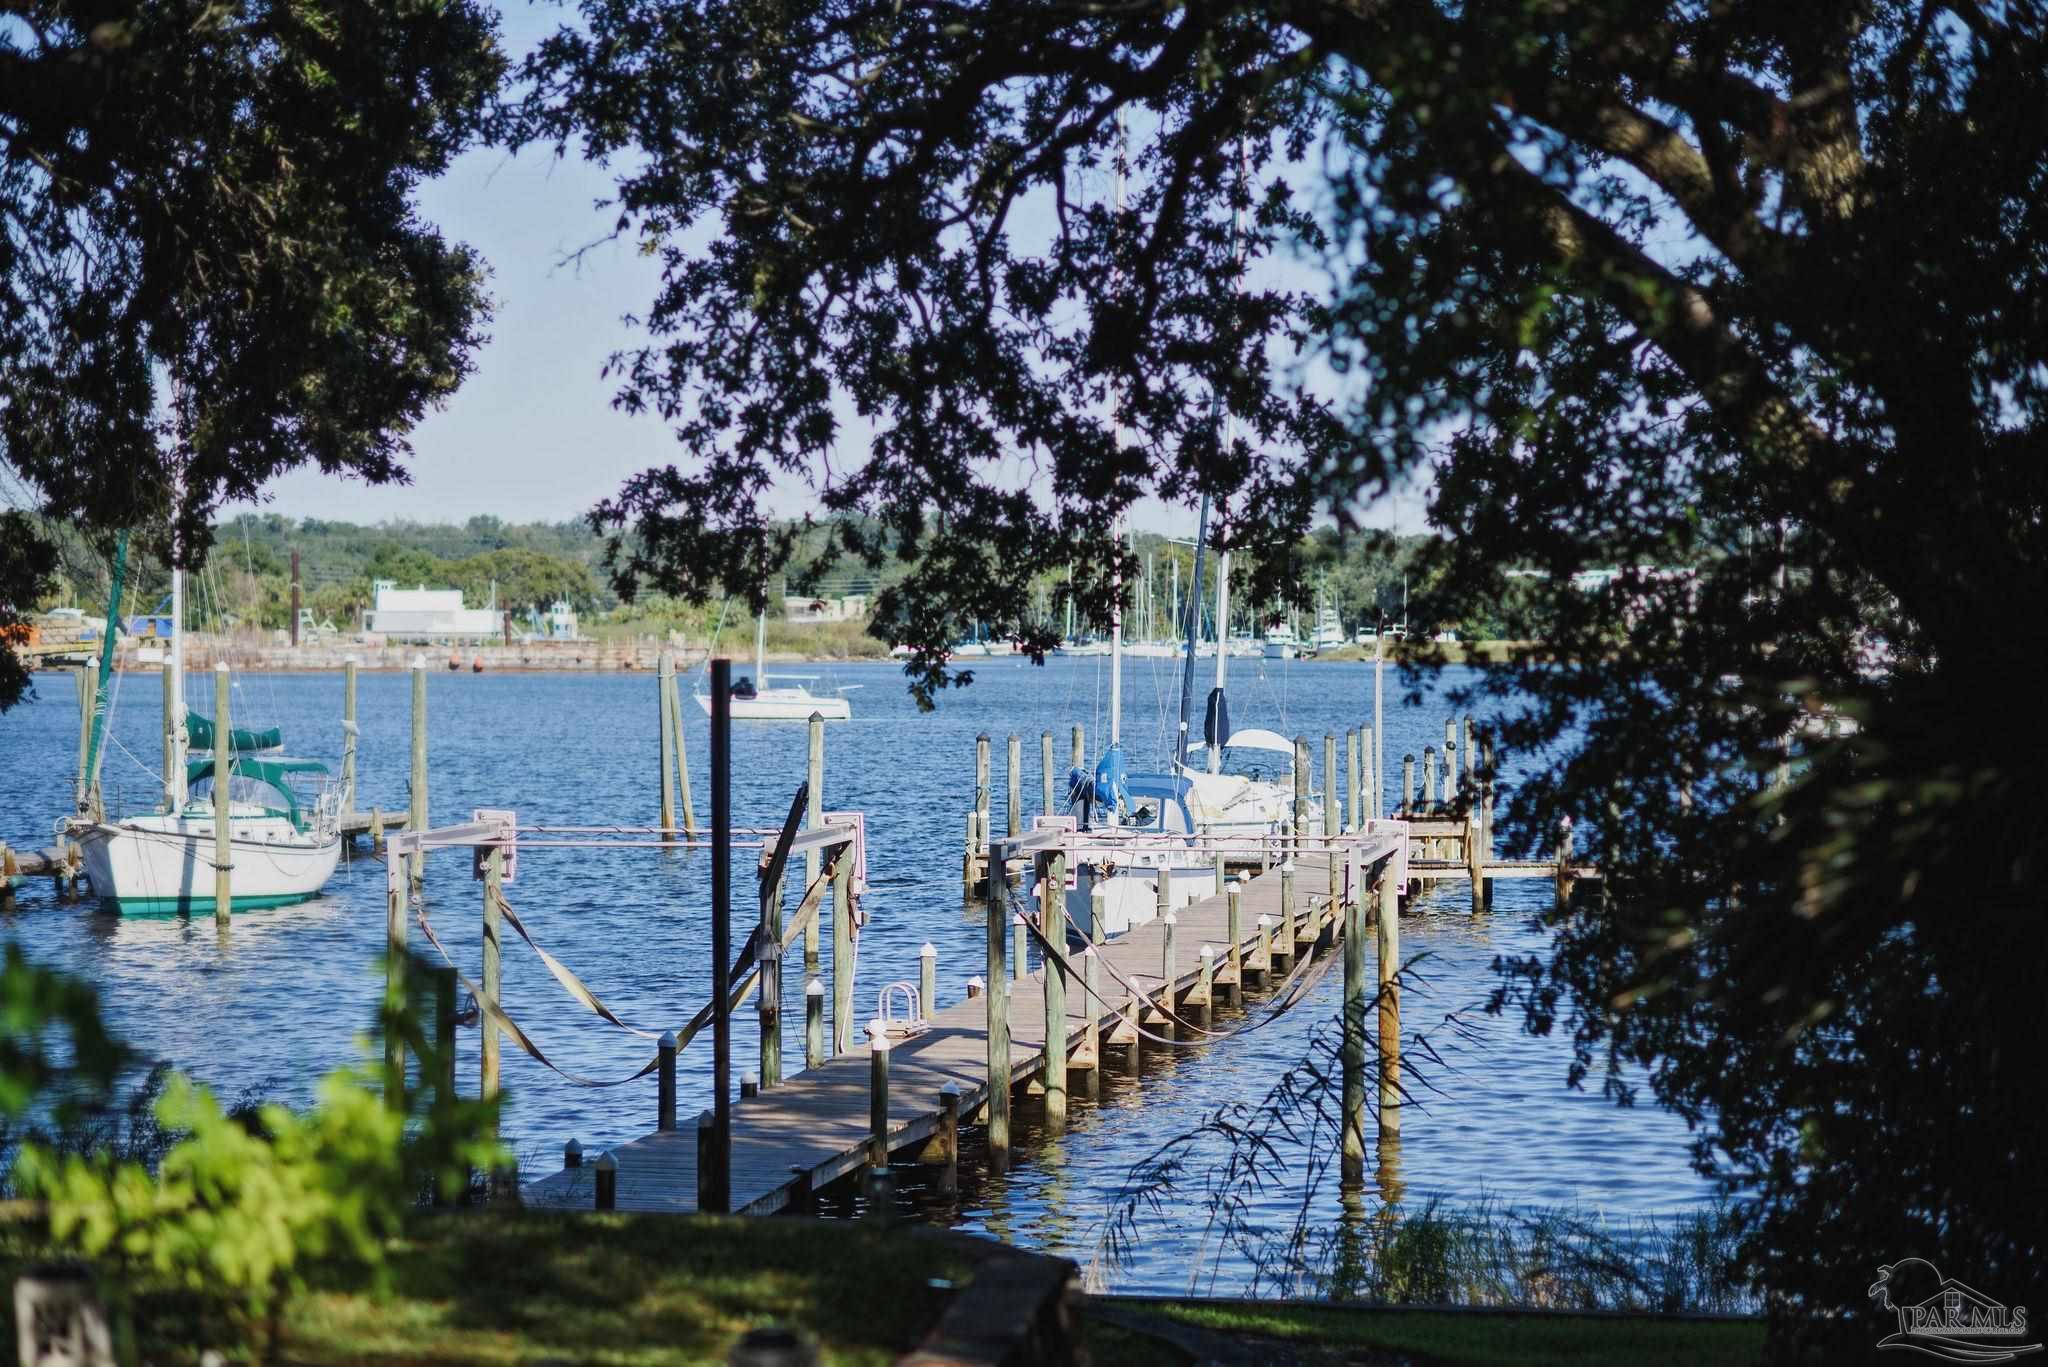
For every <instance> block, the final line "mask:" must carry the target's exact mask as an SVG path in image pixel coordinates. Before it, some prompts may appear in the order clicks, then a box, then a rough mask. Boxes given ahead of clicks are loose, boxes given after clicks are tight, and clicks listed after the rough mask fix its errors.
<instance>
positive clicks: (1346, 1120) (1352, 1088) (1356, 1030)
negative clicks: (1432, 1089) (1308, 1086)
mask: <svg viewBox="0 0 2048 1367" xmlns="http://www.w3.org/2000/svg"><path fill="white" fill-rule="evenodd" d="M1352 864H1353V871H1354V874H1355V875H1357V876H1359V877H1363V875H1364V869H1363V868H1361V867H1358V856H1357V853H1356V851H1355V850H1354V851H1353V853H1352ZM1365 905H1366V903H1365V896H1364V894H1363V892H1362V891H1361V892H1360V894H1359V895H1358V896H1356V897H1353V898H1352V899H1351V901H1350V903H1349V905H1347V906H1346V908H1345V911H1344V1009H1343V1031H1344V1040H1343V1067H1344V1096H1343V1111H1342V1113H1341V1117H1340V1119H1341V1127H1342V1135H1341V1139H1340V1145H1341V1148H1342V1163H1341V1168H1340V1176H1341V1180H1342V1182H1343V1184H1344V1185H1345V1186H1347V1187H1356V1186H1358V1185H1360V1184H1361V1183H1363V1182H1364V1181H1365V920H1366V917H1365Z"/></svg>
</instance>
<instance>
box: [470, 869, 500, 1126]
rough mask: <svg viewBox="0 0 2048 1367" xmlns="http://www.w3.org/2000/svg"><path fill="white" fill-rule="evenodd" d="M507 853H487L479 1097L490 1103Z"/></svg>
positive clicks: (496, 1042)
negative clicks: (500, 908) (500, 923)
mask: <svg viewBox="0 0 2048 1367" xmlns="http://www.w3.org/2000/svg"><path fill="white" fill-rule="evenodd" d="M504 884H505V852H504V851H503V850H501V849H499V848H498V847H497V846H495V845H493V846H492V847H491V848H490V849H488V850H486V851H485V852H484V917H483V922H484V924H483V942H484V946H483V951H484V953H483V957H484V972H483V981H482V982H480V983H479V984H477V986H478V988H479V989H480V990H481V992H482V994H483V1000H482V1001H480V1002H478V1003H477V1021H476V1033H477V1065H478V1074H479V1077H480V1084H481V1085H480V1087H479V1090H478V1093H477V1094H478V1095H479V1096H481V1097H482V1098H483V1099H484V1100H486V1101H488V1100H490V1099H491V1098H492V1097H494V1096H496V1095H497V1094H498V1065H499V1058H498V1045H499V1040H498V1021H497V1018H496V1017H495V1016H494V1015H492V1014H491V1013H492V1011H494V1010H496V1009H497V1007H498V1004H499V1002H498V999H499V997H500V995H501V994H502V992H503V975H504V968H503V963H502V949H501V946H500V945H499V943H498V930H499V921H500V919H501V918H500V915H499V910H498V908H499V905H500V903H501V902H502V901H503V899H504V895H505V894H504V891H503V889H504Z"/></svg>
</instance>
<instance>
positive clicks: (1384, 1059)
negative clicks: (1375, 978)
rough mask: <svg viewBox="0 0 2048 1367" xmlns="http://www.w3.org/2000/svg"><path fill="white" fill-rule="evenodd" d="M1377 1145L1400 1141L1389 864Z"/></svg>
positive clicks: (1397, 902) (1396, 903)
mask: <svg viewBox="0 0 2048 1367" xmlns="http://www.w3.org/2000/svg"><path fill="white" fill-rule="evenodd" d="M1379 959H1380V1143H1382V1144H1385V1143H1386V1142H1388V1141H1389V1140H1399V1139H1400V1137H1401V985H1400V983H1399V982H1397V981H1395V977H1394V975H1395V974H1396V973H1397V972H1398V971H1399V969H1400V966H1401V894H1400V890H1399V889H1398V888H1396V887H1395V886H1394V877H1393V869H1392V866H1391V862H1390V863H1389V866H1388V867H1387V869H1386V871H1384V872H1382V873H1381V874H1380V914H1379Z"/></svg>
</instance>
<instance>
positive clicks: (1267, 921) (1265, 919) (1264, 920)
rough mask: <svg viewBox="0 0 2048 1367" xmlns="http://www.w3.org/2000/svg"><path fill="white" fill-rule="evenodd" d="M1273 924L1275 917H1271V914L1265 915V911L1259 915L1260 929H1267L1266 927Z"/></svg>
mask: <svg viewBox="0 0 2048 1367" xmlns="http://www.w3.org/2000/svg"><path fill="white" fill-rule="evenodd" d="M1272 924H1273V918H1272V917H1270V916H1267V915H1264V914H1263V913H1262V914H1261V915H1260V916H1259V929H1260V930H1265V929H1266V928H1267V927H1269V926H1271V925H1272Z"/></svg>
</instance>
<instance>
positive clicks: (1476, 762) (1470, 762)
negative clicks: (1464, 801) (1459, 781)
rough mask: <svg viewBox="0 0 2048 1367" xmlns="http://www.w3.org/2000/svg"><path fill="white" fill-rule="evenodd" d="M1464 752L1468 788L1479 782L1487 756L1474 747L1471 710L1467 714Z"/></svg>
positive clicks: (1475, 785)
mask: <svg viewBox="0 0 2048 1367" xmlns="http://www.w3.org/2000/svg"><path fill="white" fill-rule="evenodd" d="M1463 753H1464V756H1465V786H1466V787H1468V788H1473V787H1477V786H1478V783H1479V770H1480V769H1481V768H1482V767H1484V766H1483V760H1484V758H1485V757H1484V756H1482V755H1481V754H1480V753H1479V752H1478V751H1476V750H1474V749H1473V748H1472V714H1471V713H1469V712H1468V713H1466V714H1465V749H1464V752H1463Z"/></svg>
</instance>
